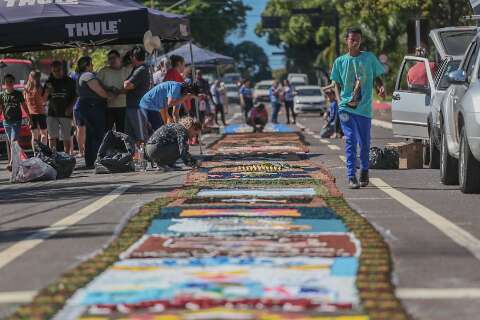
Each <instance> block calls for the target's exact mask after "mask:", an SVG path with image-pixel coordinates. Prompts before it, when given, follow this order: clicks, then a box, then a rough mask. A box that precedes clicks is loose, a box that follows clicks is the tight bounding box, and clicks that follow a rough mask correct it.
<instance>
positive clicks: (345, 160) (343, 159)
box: [338, 156, 347, 163]
mask: <svg viewBox="0 0 480 320" xmlns="http://www.w3.org/2000/svg"><path fill="white" fill-rule="evenodd" d="M338 157H339V158H340V160H342V162H343V163H347V157H345V156H338Z"/></svg>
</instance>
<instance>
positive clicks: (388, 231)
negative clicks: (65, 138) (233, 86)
mask: <svg viewBox="0 0 480 320" xmlns="http://www.w3.org/2000/svg"><path fill="white" fill-rule="evenodd" d="M232 109H233V108H231V110H230V114H229V118H231V117H232V116H234V115H235V113H234V111H238V110H232ZM379 118H380V120H381V121H384V122H376V124H377V125H378V124H380V125H383V126H384V127H387V128H384V127H380V126H374V127H373V129H372V130H373V131H372V136H373V145H377V146H382V145H384V144H386V143H388V142H393V141H397V140H396V139H394V138H393V137H392V133H391V130H390V129H388V113H387V114H383V115H381V116H379ZM280 119H281V121H284V116H283V114H282V115H281V117H280ZM239 120H240V117H238V115H236V117H235V121H236V122H238V121H239ZM385 120H387V121H385ZM321 124H322V119H321V118H320V117H318V116H317V115H306V116H300V117H299V118H298V122H297V128H298V129H299V130H300V129H303V131H304V134H305V136H306V138H307V141H308V142H309V143H310V144H311V145H310V153H311V160H312V161H318V162H321V163H323V164H324V165H325V166H326V167H328V168H329V169H330V170H331V171H332V173H333V174H334V175H335V176H336V177H337V183H338V186H339V187H340V189H341V191H342V192H344V194H345V197H346V199H347V200H348V202H349V203H350V205H351V206H352V207H353V208H354V209H356V210H357V211H358V212H359V213H361V214H362V215H364V216H365V217H367V218H368V219H369V221H370V222H371V223H372V224H373V225H374V226H375V227H376V228H377V229H378V230H379V231H380V232H381V233H382V234H383V235H384V237H385V239H386V241H387V242H388V243H389V245H390V247H391V250H392V258H393V264H394V282H395V283H396V285H397V288H398V291H397V293H398V295H399V296H400V297H401V298H402V300H403V303H404V304H405V306H406V307H407V310H408V311H409V312H410V313H411V315H412V316H413V317H414V318H415V319H432V320H433V319H435V320H439V319H455V320H462V319H465V320H466V319H476V318H478V314H479V313H480V306H478V305H477V304H476V301H477V300H478V299H479V298H480V276H479V275H478V270H479V268H480V262H479V259H480V240H478V239H480V223H478V222H479V219H480V218H479V217H478V216H477V215H478V212H479V208H480V196H479V195H465V194H462V193H461V192H460V191H459V190H458V188H457V187H455V186H453V187H451V186H448V187H447V186H443V185H442V184H441V183H440V180H439V173H438V170H430V169H421V170H372V171H371V178H373V179H372V184H371V185H370V186H369V187H368V188H365V189H361V190H349V189H346V179H345V169H344V162H343V160H342V155H343V141H342V140H340V139H335V140H330V139H320V138H319V136H318V134H319V131H320V128H321ZM212 138H214V137H212V136H210V139H212ZM193 153H194V154H195V153H198V149H197V148H193ZM5 164H6V162H5V161H1V162H0V168H1V169H0V317H3V316H5V315H6V314H8V313H10V312H11V311H13V309H14V308H15V307H16V306H17V305H18V304H20V303H23V302H27V301H29V299H30V298H31V296H32V295H33V294H34V293H35V292H36V291H37V290H39V289H41V288H42V287H45V286H46V285H48V284H49V283H51V282H52V281H54V280H55V279H56V278H58V276H59V275H60V274H62V273H64V272H65V271H67V270H68V269H69V268H71V267H72V266H74V265H76V264H78V263H79V262H80V261H82V260H84V259H86V258H87V257H89V256H90V255H92V254H93V253H95V252H96V251H97V250H99V249H100V248H101V247H102V246H104V245H106V244H107V243H108V242H109V241H110V240H111V238H112V236H113V235H114V234H115V233H116V232H118V230H119V227H120V226H121V225H122V224H123V223H124V222H125V221H126V219H127V218H128V217H129V216H130V215H132V214H134V213H135V212H136V210H137V208H138V207H140V206H141V205H143V204H144V203H146V202H149V201H151V200H153V199H155V198H157V197H160V196H162V195H164V194H165V193H167V192H169V191H171V190H172V189H173V188H176V187H179V186H181V185H182V181H183V178H184V175H185V173H186V171H181V172H170V173H156V172H153V171H152V172H148V173H147V174H143V173H129V174H115V175H95V174H93V172H92V171H77V172H75V173H74V176H73V177H72V178H70V179H67V180H59V181H52V182H38V183H30V184H24V185H11V184H10V183H9V182H8V173H7V172H6V171H5V170H4V167H5ZM379 187H380V188H379Z"/></svg>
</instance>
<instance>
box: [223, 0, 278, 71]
mask: <svg viewBox="0 0 480 320" xmlns="http://www.w3.org/2000/svg"><path fill="white" fill-rule="evenodd" d="M267 2H268V0H243V3H245V4H247V5H249V6H250V7H252V10H250V11H248V12H247V29H246V30H245V35H244V36H243V37H240V36H239V34H238V33H234V34H232V35H231V36H229V37H228V38H227V41H228V42H232V43H234V44H237V43H240V42H242V41H245V40H249V41H253V42H255V43H256V44H258V45H259V46H261V47H262V48H263V50H265V53H266V54H267V55H268V57H269V59H270V67H271V68H272V69H278V68H283V66H284V63H283V59H282V56H272V52H278V51H280V49H279V48H277V47H274V46H271V45H269V44H268V43H267V40H266V39H265V38H259V37H257V35H256V34H255V26H256V25H257V23H259V22H260V16H261V14H262V11H263V9H264V8H265V6H266V4H267Z"/></svg>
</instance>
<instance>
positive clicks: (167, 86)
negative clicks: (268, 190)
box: [0, 28, 433, 189]
mask: <svg viewBox="0 0 480 320" xmlns="http://www.w3.org/2000/svg"><path fill="white" fill-rule="evenodd" d="M345 42H346V45H347V50H348V52H347V53H346V54H344V55H342V56H340V57H338V58H337V59H336V60H335V63H334V65H333V68H332V72H331V80H332V83H331V85H330V86H328V87H325V88H323V91H324V93H325V95H326V97H327V99H328V101H329V103H330V109H329V111H328V113H327V114H326V115H325V119H324V121H325V122H324V126H323V129H327V128H328V129H330V131H328V132H329V133H328V135H327V136H328V137H342V136H344V139H345V144H346V149H345V152H346V162H347V175H348V179H349V184H350V187H351V188H354V189H356V188H359V187H364V186H367V185H368V183H369V172H368V168H369V167H368V166H369V149H370V130H371V117H372V90H373V87H374V86H376V87H377V93H378V95H379V96H380V97H384V96H385V88H384V86H383V82H382V80H381V78H380V76H381V75H382V74H383V73H384V68H383V65H382V64H381V63H380V62H379V61H378V59H377V58H376V57H375V56H374V55H373V54H371V53H369V52H365V51H361V50H360V45H361V43H362V31H361V30H360V29H357V28H350V29H348V31H347V33H346V36H345ZM145 58H146V52H145V50H144V49H143V48H142V47H139V46H137V47H134V48H133V49H132V50H130V51H129V52H128V54H126V55H125V56H124V57H123V58H122V57H121V55H120V53H119V52H118V51H116V50H111V51H110V52H109V53H108V64H107V66H105V67H104V68H102V69H101V70H99V71H98V72H97V73H95V72H94V68H93V63H92V59H91V58H90V57H88V56H85V57H82V58H80V59H79V60H78V61H77V64H76V72H75V73H74V74H72V75H71V76H70V75H67V74H66V72H65V69H64V66H63V64H62V63H61V62H60V61H54V62H53V63H52V66H51V67H52V68H51V75H50V76H49V78H48V79H47V81H46V83H45V85H43V86H42V85H41V82H40V73H39V72H38V71H32V72H31V73H30V74H29V77H28V81H27V83H26V85H25V90H24V92H23V93H22V92H20V91H18V90H16V89H15V87H14V83H15V78H14V76H13V75H11V74H7V75H5V77H4V79H3V80H4V85H5V90H4V91H2V93H1V95H0V112H2V113H3V116H4V121H3V125H4V128H5V131H6V134H7V136H8V139H9V140H10V141H15V140H18V137H19V131H20V127H21V123H22V110H23V112H24V113H25V114H27V116H28V119H29V122H30V126H31V130H32V142H33V141H36V140H38V141H42V142H44V143H46V142H47V141H48V144H49V145H50V147H51V148H53V149H55V148H56V147H57V145H58V140H59V139H61V140H62V141H63V148H64V151H65V152H66V153H69V154H73V152H74V151H73V146H74V144H73V139H72V135H73V133H75V135H76V141H77V144H78V154H79V156H81V157H85V165H86V168H93V166H94V164H95V160H96V157H97V152H98V149H99V146H100V144H101V142H102V139H103V137H104V135H105V133H106V132H107V131H108V130H111V129H115V130H116V131H119V132H124V133H126V134H128V135H129V136H130V137H132V138H133V139H134V141H135V143H136V144H137V145H141V144H145V150H146V156H147V157H148V158H149V160H150V161H151V162H152V163H156V164H157V167H158V168H159V169H161V170H169V169H172V168H174V164H175V161H176V160H177V159H178V158H181V159H182V160H183V161H184V163H185V164H187V165H191V166H194V165H196V161H195V160H194V159H193V158H192V157H191V155H190V154H189V153H188V146H189V144H194V143H197V136H198V134H199V133H200V131H201V130H202V125H203V124H205V123H207V122H208V121H213V120H214V121H215V122H216V123H217V124H218V123H219V120H220V121H221V123H222V124H223V125H225V124H226V122H225V110H224V102H225V90H224V89H223V87H222V85H221V83H220V81H219V80H216V81H214V82H213V83H212V84H211V85H210V84H209V82H208V81H207V80H206V79H205V78H204V77H203V75H202V72H201V71H200V70H197V71H196V73H195V75H194V77H193V75H192V70H191V69H189V68H187V67H186V66H185V61H184V59H183V58H182V57H180V56H175V55H172V56H170V57H169V58H165V59H162V60H161V61H160V63H159V64H158V66H157V68H156V70H155V72H154V73H153V74H151V73H150V70H149V67H148V66H147V65H146V64H145ZM431 67H433V66H431ZM420 71H422V72H423V70H420ZM420 71H419V72H416V73H415V72H414V71H412V72H411V75H410V74H409V79H410V78H411V79H413V80H415V79H417V78H418V79H419V80H418V81H417V80H415V81H416V82H415V81H413V80H412V81H411V82H412V83H415V84H417V85H418V84H421V83H420V82H421V80H422V79H423V78H424V77H422V74H423V73H422V72H420ZM414 76H415V77H414ZM423 80H424V79H423ZM423 80H422V81H423ZM239 95H240V105H241V107H242V110H243V115H244V121H245V123H246V124H248V125H250V126H251V127H252V128H253V131H255V132H259V131H260V132H261V131H263V129H264V127H265V125H266V124H267V122H268V117H269V115H268V112H267V108H266V107H265V105H264V104H261V103H260V104H257V105H254V99H253V91H252V83H251V81H250V80H248V79H247V80H245V81H243V82H242V83H241V85H240V88H239ZM294 95H295V91H294V88H293V87H292V85H291V84H290V83H289V82H288V80H285V81H283V83H282V85H280V84H279V82H278V81H274V82H273V84H272V86H271V87H270V89H269V100H270V104H271V108H272V114H271V122H272V123H274V124H275V123H278V115H279V112H280V110H281V109H282V106H284V107H285V111H286V118H287V119H286V123H287V124H290V123H291V121H290V120H293V123H295V122H296V114H295V111H294V108H293V99H294ZM219 116H220V119H219ZM72 124H74V126H73V125H72ZM73 128H74V129H73ZM357 147H359V149H360V179H357V174H356V170H357V168H356V159H357Z"/></svg>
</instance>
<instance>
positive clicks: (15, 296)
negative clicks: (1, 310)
mask: <svg viewBox="0 0 480 320" xmlns="http://www.w3.org/2000/svg"><path fill="white" fill-rule="evenodd" d="M36 294H37V291H10V292H0V304H2V303H27V302H30V301H32V299H33V297H35V295H36Z"/></svg>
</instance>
